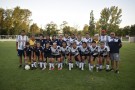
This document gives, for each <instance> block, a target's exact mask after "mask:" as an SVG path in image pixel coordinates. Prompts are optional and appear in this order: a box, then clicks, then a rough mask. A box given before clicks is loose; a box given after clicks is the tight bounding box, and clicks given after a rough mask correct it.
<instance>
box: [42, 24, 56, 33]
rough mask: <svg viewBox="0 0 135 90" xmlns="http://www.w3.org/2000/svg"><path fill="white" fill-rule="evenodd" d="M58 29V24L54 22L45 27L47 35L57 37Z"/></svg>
mask: <svg viewBox="0 0 135 90" xmlns="http://www.w3.org/2000/svg"><path fill="white" fill-rule="evenodd" d="M57 33H58V29H57V24H55V23H54V22H50V23H48V24H47V25H46V26H45V31H44V34H45V35H57Z"/></svg>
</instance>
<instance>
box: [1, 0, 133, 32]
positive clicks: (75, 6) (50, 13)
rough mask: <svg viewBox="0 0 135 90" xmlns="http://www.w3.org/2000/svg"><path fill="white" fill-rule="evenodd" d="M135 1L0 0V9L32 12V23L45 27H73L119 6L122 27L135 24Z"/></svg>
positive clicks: (81, 25) (80, 25)
mask: <svg viewBox="0 0 135 90" xmlns="http://www.w3.org/2000/svg"><path fill="white" fill-rule="evenodd" d="M134 4H135V0H0V7H2V8H4V9H8V8H14V7H16V6H20V7H21V8H27V9H29V10H30V11H31V12H32V16H31V19H33V21H32V22H34V23H37V24H38V26H40V27H41V26H42V27H44V26H45V25H46V24H47V23H49V22H51V21H53V22H55V23H57V24H58V25H60V24H61V23H62V21H67V22H68V23H69V25H71V26H79V29H82V28H83V26H84V24H88V23H89V13H90V11H91V10H93V11H94V17H95V19H96V20H98V19H99V18H100V12H101V10H102V9H103V8H104V7H110V6H118V7H119V8H121V9H122V18H121V19H122V23H121V24H120V27H124V26H126V25H132V24H135V10H134V9H135V5H134Z"/></svg>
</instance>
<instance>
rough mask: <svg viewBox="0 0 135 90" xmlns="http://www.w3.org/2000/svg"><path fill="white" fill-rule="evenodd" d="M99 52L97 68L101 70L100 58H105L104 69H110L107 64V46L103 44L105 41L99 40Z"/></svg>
mask: <svg viewBox="0 0 135 90" xmlns="http://www.w3.org/2000/svg"><path fill="white" fill-rule="evenodd" d="M99 50H100V54H99V70H100V71H101V70H102V69H103V68H102V66H103V62H102V60H103V59H104V60H106V71H109V70H110V66H109V51H110V49H109V47H108V46H106V45H105V42H100V47H99Z"/></svg>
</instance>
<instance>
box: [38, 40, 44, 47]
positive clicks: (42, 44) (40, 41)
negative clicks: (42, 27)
mask: <svg viewBox="0 0 135 90" xmlns="http://www.w3.org/2000/svg"><path fill="white" fill-rule="evenodd" d="M36 42H39V43H40V45H41V46H42V47H45V39H36Z"/></svg>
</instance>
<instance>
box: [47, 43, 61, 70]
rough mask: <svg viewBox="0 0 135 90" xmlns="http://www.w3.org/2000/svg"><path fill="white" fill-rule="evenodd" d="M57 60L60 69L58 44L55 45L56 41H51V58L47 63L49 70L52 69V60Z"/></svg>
mask: <svg viewBox="0 0 135 90" xmlns="http://www.w3.org/2000/svg"><path fill="white" fill-rule="evenodd" d="M55 59H56V60H58V70H62V67H63V65H62V59H61V50H60V46H57V43H53V45H52V47H51V59H50V63H49V70H53V69H54V61H55Z"/></svg>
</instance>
